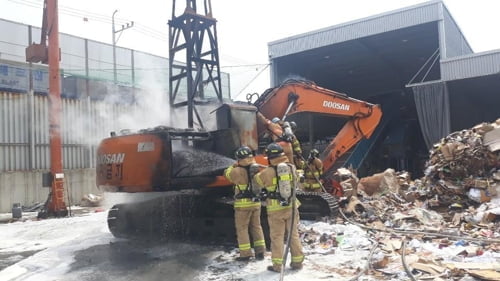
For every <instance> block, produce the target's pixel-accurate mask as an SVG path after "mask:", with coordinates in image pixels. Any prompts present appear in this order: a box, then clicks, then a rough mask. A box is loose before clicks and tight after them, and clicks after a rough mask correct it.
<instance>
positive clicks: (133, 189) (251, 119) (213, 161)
mask: <svg viewBox="0 0 500 281" xmlns="http://www.w3.org/2000/svg"><path fill="white" fill-rule="evenodd" d="M257 112H260V113H262V114H263V115H264V116H266V117H267V118H273V117H276V116H279V117H280V118H281V119H282V120H285V119H286V118H287V117H288V116H293V115H294V114H297V113H304V112H308V113H313V114H322V115H326V116H331V117H336V118H344V119H346V120H347V121H346V123H345V125H344V126H343V128H342V129H341V130H340V131H339V132H338V133H337V134H336V136H335V138H334V139H333V140H332V141H331V143H330V144H329V145H328V147H327V148H326V149H325V150H324V151H323V153H322V155H323V156H322V158H323V159H322V160H323V162H324V166H325V170H328V169H329V168H331V167H332V166H333V164H334V163H335V161H336V160H337V159H338V158H339V157H341V156H342V155H343V154H344V153H345V152H346V151H348V150H349V149H351V148H352V147H353V146H355V145H356V144H357V143H358V142H359V141H360V140H362V139H365V138H369V137H370V136H371V134H372V133H373V131H374V130H375V129H376V127H377V125H378V123H379V121H380V119H381V116H382V111H381V109H380V106H379V105H375V104H371V103H368V102H365V101H361V100H357V99H353V98H350V97H348V96H347V95H345V94H342V93H338V92H335V91H332V90H329V89H325V88H322V87H319V86H317V85H315V84H314V83H313V82H310V81H297V80H288V81H286V82H284V83H283V84H281V85H280V86H278V87H275V88H271V89H268V90H267V91H265V92H264V93H263V94H262V95H260V97H258V99H257V100H256V101H255V102H253V103H251V104H249V103H223V104H221V105H220V106H218V108H217V109H216V110H215V111H214V112H212V114H215V116H216V118H215V119H216V124H217V128H216V129H215V130H211V131H206V130H194V129H180V128H173V127H165V126H159V127H156V128H152V129H145V130H141V131H139V132H137V133H132V134H126V135H119V136H113V137H110V138H106V139H104V140H102V142H101V143H100V145H99V147H98V150H97V185H98V187H99V188H100V189H101V190H102V191H107V192H125V193H143V194H155V195H156V196H154V198H152V199H147V200H143V201H141V202H135V203H124V204H118V205H115V206H113V207H112V208H111V209H110V211H109V215H108V225H109V229H110V231H111V232H112V233H113V235H115V236H117V237H136V238H140V239H154V240H158V239H160V240H169V239H175V240H178V239H189V240H195V241H210V242H221V243H225V242H227V243H233V242H234V241H235V237H236V235H235V228H234V217H233V207H232V205H231V203H232V195H233V190H232V185H231V183H230V182H228V181H227V180H226V179H225V178H224V177H223V170H224V169H225V168H227V167H228V166H229V165H232V164H233V163H234V162H235V160H234V158H233V157H234V156H233V155H234V151H235V150H236V149H237V148H238V147H240V146H241V145H246V146H248V147H250V148H251V149H253V150H254V151H255V153H256V159H257V161H258V162H259V163H261V164H265V165H266V164H267V159H266V158H265V157H264V156H263V153H262V151H263V148H262V147H259V143H262V137H263V136H264V135H265V133H266V126H265V124H261V123H259V119H258V118H257ZM332 134H333V132H332ZM297 198H298V199H299V200H300V201H301V207H300V209H299V211H300V212H301V217H302V218H310V219H312V218H317V217H324V216H334V215H335V213H336V210H337V208H338V201H337V198H336V197H335V196H333V195H332V194H329V193H325V192H317V193H316V192H298V193H297ZM263 214H264V215H265V210H264V209H263ZM262 222H263V223H265V222H267V220H265V219H264V220H262ZM264 228H266V226H265V225H264Z"/></svg>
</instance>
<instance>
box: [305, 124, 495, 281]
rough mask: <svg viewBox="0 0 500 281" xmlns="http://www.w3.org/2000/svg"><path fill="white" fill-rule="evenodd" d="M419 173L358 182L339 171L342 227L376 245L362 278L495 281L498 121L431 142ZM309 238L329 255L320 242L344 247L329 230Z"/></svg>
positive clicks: (392, 174)
mask: <svg viewBox="0 0 500 281" xmlns="http://www.w3.org/2000/svg"><path fill="white" fill-rule="evenodd" d="M424 174H425V176H424V177H422V178H420V179H415V180H412V179H411V175H410V174H409V173H408V172H406V171H395V170H394V169H386V170H385V171H383V172H381V173H377V174H374V175H371V176H368V177H364V178H360V179H358V178H357V177H356V175H355V173H354V172H352V171H349V170H348V169H339V170H337V173H336V174H335V176H336V180H337V181H338V182H339V184H340V185H341V186H342V188H343V190H344V195H345V196H346V197H345V198H344V201H343V202H344V203H345V204H344V205H343V208H342V209H341V215H342V216H343V217H344V222H345V221H347V222H350V223H352V224H355V225H357V226H360V227H361V228H363V229H365V230H368V233H372V235H371V238H370V240H371V241H372V242H373V243H375V242H374V241H376V243H378V246H377V248H376V249H375V250H373V251H372V254H373V255H372V256H371V261H369V264H370V268H371V270H368V271H366V273H367V274H368V272H370V274H368V275H372V276H378V277H381V278H380V279H386V280H387V278H389V279H391V280H407V278H408V277H410V279H412V280H416V279H415V278H418V279H429V280H500V119H498V120H497V121H496V122H493V123H483V124H479V125H477V126H474V127H473V128H470V129H467V130H462V131H458V132H454V133H451V134H450V135H448V136H446V137H445V138H443V139H442V140H441V141H440V142H439V143H436V144H435V145H434V146H433V148H432V149H431V151H430V154H429V160H428V162H427V164H426V167H425V172H424ZM306 234H307V235H304V238H305V239H304V242H305V243H306V244H307V245H310V247H312V246H313V245H322V246H323V248H326V249H324V250H326V251H328V247H325V243H324V242H323V243H322V241H321V240H325V241H327V242H330V243H329V244H330V245H331V248H332V251H333V250H337V249H338V247H341V246H342V243H338V241H336V240H335V236H333V238H332V237H331V236H332V235H328V233H326V234H325V233H321V232H319V233H317V234H316V235H314V234H313V233H310V232H308V233H307V232H306ZM313 237H315V239H312V238H313ZM312 241H314V243H313V242H312ZM344 246H345V245H344ZM405 246H407V248H405ZM316 248H317V247H316ZM336 253H338V252H336ZM405 255H406V256H405ZM369 259H370V258H369ZM401 273H402V274H403V275H404V276H400V275H399V274H401ZM396 276H397V277H396ZM376 279H379V278H376Z"/></svg>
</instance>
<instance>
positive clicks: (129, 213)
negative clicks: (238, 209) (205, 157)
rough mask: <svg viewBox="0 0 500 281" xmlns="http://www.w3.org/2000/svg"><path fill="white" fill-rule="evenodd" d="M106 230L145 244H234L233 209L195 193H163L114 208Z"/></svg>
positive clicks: (117, 235) (208, 196)
mask: <svg viewBox="0 0 500 281" xmlns="http://www.w3.org/2000/svg"><path fill="white" fill-rule="evenodd" d="M108 227H109V230H110V231H111V233H112V234H113V235H114V236H115V237H120V238H129V239H140V240H144V241H197V242H200V243H217V244H225V243H233V242H234V241H235V237H236V233H235V228H234V213H233V206H232V205H231V204H229V203H227V202H224V200H221V197H214V196H210V195H204V194H202V193H200V192H198V191H192V192H185V191H184V192H165V193H164V194H162V196H161V197H158V198H154V199H150V200H146V201H142V202H137V203H124V204H117V205H115V206H113V207H112V208H111V209H110V210H109V213H108Z"/></svg>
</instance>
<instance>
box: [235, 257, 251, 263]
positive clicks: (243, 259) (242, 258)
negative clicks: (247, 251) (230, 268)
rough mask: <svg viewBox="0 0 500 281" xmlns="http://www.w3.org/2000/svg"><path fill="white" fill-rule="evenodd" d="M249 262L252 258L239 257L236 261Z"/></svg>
mask: <svg viewBox="0 0 500 281" xmlns="http://www.w3.org/2000/svg"><path fill="white" fill-rule="evenodd" d="M249 260H250V257H237V258H236V261H243V262H246V261H249Z"/></svg>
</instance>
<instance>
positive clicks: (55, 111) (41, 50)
mask: <svg viewBox="0 0 500 281" xmlns="http://www.w3.org/2000/svg"><path fill="white" fill-rule="evenodd" d="M57 6H58V5H57V0H45V1H44V6H43V20H42V32H41V39H40V41H41V42H40V44H34V43H33V44H31V45H30V46H28V48H26V61H28V62H42V63H45V64H47V63H48V65H49V97H48V98H49V135H50V175H49V179H50V186H51V189H50V193H49V198H48V199H47V202H46V204H45V206H44V209H43V210H42V211H40V212H39V213H38V217H40V218H46V217H49V216H56V217H60V216H67V215H68V210H67V208H66V204H65V203H64V173H63V165H62V140H61V112H62V109H61V107H62V106H61V86H60V83H61V81H60V80H61V76H60V73H59V61H60V59H61V57H60V55H61V50H60V49H59V16H58V8H57ZM47 38H48V46H47Z"/></svg>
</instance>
